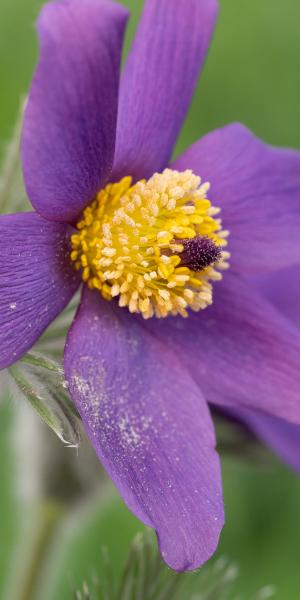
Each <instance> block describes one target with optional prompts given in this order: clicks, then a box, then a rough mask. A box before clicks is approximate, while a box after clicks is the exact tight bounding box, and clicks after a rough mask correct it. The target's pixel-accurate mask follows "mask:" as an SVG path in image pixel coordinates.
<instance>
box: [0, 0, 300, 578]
mask: <svg viewBox="0 0 300 600" xmlns="http://www.w3.org/2000/svg"><path fill="white" fill-rule="evenodd" d="M217 10H218V6H217V1H216V0H176V2H174V1H173V0H146V2H145V9H144V12H143V15H142V18H141V21H140V25H139V28H138V31H137V33H136V37H135V41H134V43H133V47H132V50H131V52H130V54H129V57H128V59H127V62H126V65H125V68H124V71H123V74H122V77H121V81H120V89H119V91H118V88H119V64H120V56H121V50H122V42H123V34H124V28H125V23H126V19H127V12H126V10H125V9H124V8H122V7H121V6H119V5H117V4H114V3H113V2H109V1H105V0H103V1H101V0H60V1H57V2H52V3H50V4H48V5H46V6H45V7H44V9H43V10H42V13H41V15H40V18H39V22H38V30H39V35H40V42H41V49H40V61H39V64H38V67H37V70H36V73H35V76H34V79H33V83H32V87H31V91H30V96H29V101H28V105H27V109H26V114H25V122H24V129H23V139H22V159H23V167H24V177H25V184H26V188H27V192H28V194H29V197H30V199H31V202H32V205H33V206H34V208H35V210H36V211H37V212H32V213H26V214H25V213H24V214H16V215H9V216H1V219H0V232H1V235H0V248H1V259H0V283H1V298H0V341H1V346H0V367H1V368H5V367H7V366H9V365H10V364H12V363H13V362H14V361H16V360H17V359H18V358H19V357H20V356H22V354H23V353H24V352H26V351H27V350H28V349H29V348H30V347H31V346H32V344H33V343H34V342H35V341H36V340H37V338H38V337H39V336H40V335H41V333H42V332H43V331H44V330H45V328H46V327H47V326H48V325H49V324H50V323H51V321H52V320H53V319H54V318H55V317H56V315H57V314H58V313H59V312H60V311H61V310H62V309H63V308H64V307H65V305H66V304H67V303H68V302H69V300H70V298H71V297H72V296H73V294H74V292H75V291H76V289H77V288H78V286H79V285H80V283H81V281H82V278H83V279H84V281H85V282H86V284H87V285H83V292H82V300H81V303H80V306H79V309H78V312H77V315H76V317H75V320H74V323H73V325H72V327H71V330H70V332H69V335H68V339H67V344H66V348H65V373H66V378H67V380H68V382H69V389H70V393H71V395H72V398H73V400H74V402H75V404H76V406H77V408H78V410H79V412H80V414H81V416H82V419H83V422H84V424H85V427H86V430H87V433H88V435H89V437H90V439H91V442H92V444H93V446H94V448H95V450H96V452H97V454H98V456H99V459H100V460H101V461H102V463H103V464H104V466H105V467H106V469H107V470H108V472H109V473H110V475H111V477H112V479H113V481H114V482H115V484H116V485H117V486H118V488H119V490H120V493H121V494H122V496H123V498H124V500H125V501H126V503H127V505H128V506H129V508H130V509H131V510H132V512H133V513H134V514H135V515H136V516H137V517H138V518H139V519H141V520H142V521H143V522H144V523H146V524H147V525H149V526H150V527H153V528H154V529H155V530H156V532H157V535H158V540H159V545H160V549H161V553H162V556H163V558H164V560H165V561H166V562H167V563H168V564H169V565H170V566H171V567H172V568H174V569H177V570H187V569H195V568H196V567H199V566H200V565H201V564H202V563H203V562H205V561H206V560H207V559H208V558H209V557H210V556H211V555H212V553H213V552H214V551H215V548H216V546H217V543H218V538H219V534H220V531H221V529H222V526H223V501H222V489H221V474H220V464H219V459H218V456H217V453H216V450H215V436H214V428H213V424H212V420H211V416H210V412H209V408H208V403H211V404H212V405H215V406H217V407H219V408H222V407H223V408H225V409H226V410H230V411H231V412H233V413H235V414H236V416H237V417H238V418H240V419H243V420H244V421H245V422H246V423H248V425H249V426H250V427H252V428H253V430H254V431H255V432H256V433H257V435H259V436H261V437H262V438H263V439H265V440H266V442H267V443H268V444H270V445H271V446H272V447H274V449H275V450H277V451H278V452H279V453H280V454H281V455H282V456H283V458H284V459H285V460H287V462H289V463H290V464H292V465H293V466H295V467H296V468H299V467H300V464H299V458H298V457H297V454H296V453H297V451H298V448H299V441H300V437H299V426H300V402H299V380H300V375H299V357H300V336H299V332H298V330H297V328H296V326H295V323H294V322H292V320H290V319H289V314H288V310H290V309H289V301H290V300H291V302H293V300H294V297H295V294H298V298H299V288H298V287H297V289H296V290H295V291H293V292H292V293H291V292H290V289H291V288H290V286H291V285H295V281H298V282H299V270H298V271H297V270H296V269H297V265H298V263H299V260H300V244H299V228H300V155H299V153H297V152H294V151H292V150H280V149H274V148H271V147H269V146H267V145H265V144H264V143H262V142H261V141H259V140H258V139H257V138H255V137H254V136H253V135H252V134H251V133H250V132H249V131H248V130H247V129H246V128H245V127H244V126H242V125H239V124H233V125H228V126H226V127H225V128H223V129H219V130H217V131H214V132H212V133H210V134H208V135H207V136H205V137H204V138H202V139H201V140H199V141H198V142H197V143H195V144H194V145H193V146H192V147H191V148H189V149H188V150H187V151H186V152H185V153H184V154H183V155H182V156H180V157H179V158H177V159H176V160H175V161H174V162H173V163H171V165H170V163H169V161H170V157H171V153H172V149H173V147H174V143H175V141H176V138H177V135H178V132H179V130H180V127H181V124H182V121H183V119H184V116H185V114H186V111H187V109H188V106H189V103H190V100H191V97H192V93H193V89H194V86H195V83H196V80H197V77H198V74H199V71H200V70H201V67H202V65H203V62H204V59H205V56H206V53H207V49H208V46H209V42H210V38H211V35H212V31H213V28H214V24H215V20H216V16H217ZM167 166H169V168H168V169H167V170H164V169H165V168H166V167H167ZM155 173H156V174H157V173H159V174H160V175H154V174H155ZM193 173H194V174H195V175H194V174H193ZM153 175H154V177H153ZM198 176H201V178H202V180H203V181H204V182H210V184H211V191H210V193H209V199H210V200H211V201H212V202H213V204H214V205H217V206H219V207H220V208H221V210H222V220H223V223H224V226H226V229H228V230H230V244H229V249H230V253H231V268H230V270H229V271H226V272H224V275H223V279H222V281H220V282H218V283H216V284H214V286H213V287H214V300H213V304H212V305H211V306H209V307H208V308H207V309H206V310H200V309H201V308H204V307H205V306H207V305H208V304H211V302H212V282H213V280H215V279H221V272H220V270H221V269H222V268H224V267H226V259H227V257H228V254H226V251H225V250H224V248H225V245H226V232H225V231H224V230H223V229H222V224H221V221H220V220H219V218H217V217H216V214H217V210H216V209H214V208H213V207H212V206H211V204H210V202H209V201H208V200H207V199H206V193H208V185H206V184H204V185H203V184H201V183H200V180H199V178H198ZM131 178H132V179H131ZM144 179H145V180H147V181H144ZM110 182H114V185H110ZM82 211H84V212H83V213H82ZM75 226H76V227H77V230H75V229H74V228H75ZM70 231H71V233H72V236H71V248H70ZM73 263H75V266H76V268H77V270H76V269H74V264H73ZM153 265H155V268H153ZM287 268H289V269H291V271H290V274H289V276H288V279H287V281H286V279H285V277H284V270H285V269H287ZM280 269H281V271H280ZM272 278H273V279H272ZM271 280H272V281H271ZM272 282H273V283H272ZM291 282H292V283H291ZM271 285H273V287H272V290H273V292H272V293H271V297H270V298H268V295H269V291H270V289H271V288H270V286H271ZM290 295H292V296H293V297H292V298H289V296H290ZM113 297H116V298H115V299H114V300H112V298H113ZM109 299H110V300H111V301H110V302H108V301H107V300H109ZM119 305H121V306H124V307H128V308H129V310H128V309H127V308H120V307H119ZM131 313H141V315H139V314H131ZM175 313H176V314H178V313H180V314H179V315H178V316H174V314H175ZM187 313H189V316H188V318H183V316H184V315H186V314H187ZM284 313H285V314H284ZM152 314H154V315H156V316H160V317H164V316H167V318H160V319H158V318H156V316H153V317H152V318H151V316H152ZM169 315H173V316H169ZM143 317H146V318H143Z"/></svg>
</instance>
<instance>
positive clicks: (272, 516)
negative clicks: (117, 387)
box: [0, 0, 300, 600]
mask: <svg viewBox="0 0 300 600" xmlns="http://www.w3.org/2000/svg"><path fill="white" fill-rule="evenodd" d="M174 1H176V0H174ZM123 3H124V4H126V5H127V6H129V7H130V8H131V9H132V14H133V18H132V21H131V24H130V27H129V32H128V38H127V47H128V44H129V42H130V39H131V36H132V33H133V31H134V27H135V24H136V21H137V17H138V14H139V11H140V9H141V6H142V2H141V1H140V0H132V1H131V2H130V1H129V0H128V1H127V2H125V1H124V2H123ZM40 5H41V3H40V2H36V0H14V1H12V0H1V6H0V76H1V79H0V81H1V110H0V144H1V146H0V156H1V154H2V152H3V149H4V148H5V143H6V141H7V140H8V139H9V136H10V134H11V132H12V130H13V126H14V121H15V118H16V115H17V111H18V107H19V102H20V97H21V96H22V94H23V95H24V94H25V93H26V90H27V88H28V85H29V82H30V78H31V74H32V71H33V68H34V64H35V61H36V57H37V41H36V37H35V31H34V25H33V24H34V20H35V17H36V15H37V13H38V10H39V7H40ZM299 23H300V3H299V1H298V0H285V1H284V2H283V1H282V0H252V1H251V2H249V0H223V1H222V2H221V15H220V19H219V23H218V27H217V30H216V34H215V37H214V41H213V44H212V48H211V51H210V54H209V58H208V61H207V63H206V67H205V70H204V73H203V76H202V78H201V82H200V83H199V86H198V89H197V93H196V95H195V97H194V101H193V104H192V107H191V110H190V113H189V116H188V118H187V121H186V124H185V126H184V128H183V131H182V135H181V137H180V140H179V144H178V148H177V151H178V150H180V149H182V148H183V147H185V146H186V145H188V144H190V143H191V142H193V141H194V140H195V139H197V137H199V136H200V135H201V134H202V133H204V132H206V131H208V130H210V129H212V128H215V127H218V126H221V125H223V124H225V123H228V122H231V121H236V120H239V121H242V122H244V123H245V124H246V125H248V126H249V127H250V128H251V129H252V130H253V131H254V132H255V133H256V134H257V135H259V136H261V137H262V138H264V139H265V140H267V141H269V142H271V143H274V144H278V145H286V146H293V147H298V148H299V149H300V124H299V113H300V69H299V63H300V37H299ZM258 375H259V374H258ZM2 396H5V394H2ZM32 419H33V420H32ZM36 419H37V418H36V417H35V416H34V417H30V418H29V421H30V424H28V423H29V422H28V415H27V414H25V413H24V414H23V408H22V406H20V403H17V402H16V401H15V400H14V399H13V398H11V397H10V398H8V396H7V395H6V396H5V397H4V398H3V399H2V401H1V402H0V482H1V495H0V597H1V598H3V599H5V600H13V592H12V591H8V590H12V589H13V586H14V585H16V586H17V585H18V581H19V580H20V579H21V578H22V568H23V562H22V557H24V556H26V555H27V554H30V548H31V547H32V543H36V548H37V557H36V558H37V562H38V563H39V564H38V572H39V575H40V581H41V587H40V589H39V590H38V592H37V598H38V600H65V599H66V600H67V599H68V598H71V597H72V596H71V592H72V587H73V586H74V585H75V584H76V583H80V582H81V581H82V579H83V578H89V577H90V575H91V572H92V570H93V569H95V570H97V566H98V564H99V563H100V560H101V557H100V548H101V545H103V544H105V545H107V546H108V548H109V549H110V552H111V556H112V558H113V561H114V568H115V570H116V573H117V572H119V570H120V565H121V564H122V561H123V559H124V558H125V557H126V553H127V549H128V545H129V541H130V540H131V539H132V537H133V534H134V533H135V532H136V531H139V530H140V529H141V525H140V524H139V523H138V522H137V521H136V519H135V518H134V517H133V516H132V515H131V514H130V513H129V512H128V511H127V509H126V508H125V507H124V506H123V504H122V502H121V501H120V500H119V498H118V495H117V493H116V492H115V491H114V490H113V489H112V488H111V487H109V486H107V484H106V483H105V484H104V483H103V484H102V488H103V487H105V490H104V491H103V490H102V492H101V481H102V479H103V475H102V473H101V471H100V469H99V472H98V471H97V469H95V475H93V476H92V479H93V485H90V483H89V484H88V485H87V488H88V489H89V490H90V491H89V492H87V493H86V494H85V500H84V503H82V505H81V504H78V503H77V504H74V507H73V508H72V506H71V508H70V509H69V510H68V511H65V512H61V511H62V509H61V505H59V506H58V505H57V503H56V504H55V505H54V504H53V503H52V504H51V506H50V507H47V506H46V507H44V508H43V510H44V513H45V515H46V522H47V523H48V524H49V523H50V525H49V528H50V529H51V522H52V521H56V522H57V523H58V526H57V529H56V532H55V535H53V538H50V536H49V535H48V533H47V527H45V530H44V531H43V533H42V535H41V534H40V533H39V534H37V533H36V531H35V527H37V525H36V519H37V510H39V509H37V507H39V506H40V494H41V492H40V490H39V486H38V485H36V483H35V481H36V479H38V473H35V472H32V471H34V469H35V468H36V469H37V471H38V470H39V469H40V470H41V465H38V466H37V465H36V460H31V457H34V456H35V453H36V452H37V450H35V449H34V442H35V433H34V432H35V431H38V430H39V424H38V423H37V422H35V420H36ZM16 428H17V430H18V431H19V429H20V428H21V429H22V428H23V430H22V435H21V436H19V437H18V439H19V442H18V447H17V449H16V439H17V434H16ZM26 434H27V438H26ZM39 435H40V433H39ZM47 435H48V434H45V437H44V433H42V436H40V437H42V440H44V439H45V440H46V438H47ZM51 436H52V434H50V437H51ZM28 437H29V440H28ZM22 440H24V446H23V445H22V443H23V442H22ZM29 442H30V443H29ZM39 443H40V442H39ZM47 443H48V442H47ZM49 443H50V447H51V444H53V445H54V446H55V452H61V451H62V452H63V453H69V455H68V460H69V461H70V462H71V463H72V461H73V462H74V463H76V461H78V458H77V455H76V451H75V450H71V449H64V448H63V447H61V448H62V450H61V448H60V449H59V450H57V447H56V445H55V444H56V442H55V441H53V440H52V437H51V442H49ZM45 448H48V446H47V444H45ZM45 448H44V451H46V450H45ZM72 453H73V454H72ZM79 454H80V451H79ZM24 455H25V456H24ZM20 456H22V460H21V463H20ZM69 456H70V458H69ZM35 458H36V457H35ZM42 466H43V465H42ZM223 466H224V469H223V473H224V488H225V505H226V514H227V524H226V527H225V529H224V532H223V535H222V540H221V544H220V547H219V551H218V556H224V555H226V556H227V557H229V558H230V559H232V560H234V561H235V562H237V563H238V564H239V566H240V578H239V581H238V585H237V589H238V591H240V592H241V593H243V594H244V597H245V598H246V597H250V595H251V594H252V593H253V592H254V591H255V590H257V589H258V588H259V587H260V586H263V585H265V584H274V585H275V586H276V588H277V590H278V595H277V598H278V599H279V600H299V597H300V570H299V559H300V481H299V479H298V478H297V477H296V476H295V475H294V474H293V473H291V472H289V471H288V470H287V469H286V468H285V467H283V466H281V465H280V464H279V462H277V461H276V459H274V460H271V461H269V460H268V461H266V463H265V461H264V464H258V463H257V461H256V462H255V463H254V464H249V463H247V464H246V463H245V461H242V460H237V459H233V458H228V457H224V459H223ZM44 468H45V472H46V475H47V477H48V476H49V477H51V476H52V475H53V473H51V468H52V469H59V461H58V462H56V466H54V467H53V466H52V467H51V466H50V467H49V465H47V466H46V467H44ZM42 470H43V469H42ZM44 475H45V473H44ZM46 475H45V476H46ZM76 477H77V475H76ZM20 478H21V479H22V478H23V483H22V482H21V484H20V482H19V479H20ZM78 478H79V479H80V484H79V483H78V482H77V483H76V485H77V487H78V489H79V488H80V486H81V487H83V488H84V483H82V478H81V476H80V477H79V476H78ZM95 480H96V481H95ZM97 481H99V489H100V491H99V492H98V487H97V485H96V482H97ZM31 482H32V484H31ZM26 485H27V487H29V488H30V489H29V492H28V490H27V491H26V490H25V492H24V489H23V488H24V486H25V488H26ZM22 486H23V488H22ZM30 486H31V487H30ZM35 486H36V487H35ZM21 488H22V489H21ZM80 493H81V492H80ZM80 493H79V492H78V497H79V495H80ZM101 493H102V501H101ZM62 505H64V502H63V503H62ZM48 509H49V510H48ZM56 511H57V512H56ZM45 515H44V516H45ZM40 535H41V539H39V536H40ZM34 536H37V538H38V540H37V541H36V542H32V539H33V538H34ZM46 542H47V544H46ZM45 545H47V548H48V550H47V552H46V551H45V548H44V547H45ZM31 569H32V567H31ZM33 571H34V569H33ZM35 575H36V573H34V572H33V573H32V577H34V576H35ZM187 577H189V576H188V575H187ZM191 577H193V576H191ZM8 586H9V587H8ZM22 598H23V597H21V596H19V598H18V600H22ZM25 598H27V600H28V596H27V597H26V595H25V592H24V600H25ZM183 600H185V598H183Z"/></svg>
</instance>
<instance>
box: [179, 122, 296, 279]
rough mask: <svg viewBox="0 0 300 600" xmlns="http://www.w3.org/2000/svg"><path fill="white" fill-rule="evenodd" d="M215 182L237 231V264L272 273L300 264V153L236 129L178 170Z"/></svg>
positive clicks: (233, 239)
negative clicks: (272, 144) (190, 171)
mask: <svg viewBox="0 0 300 600" xmlns="http://www.w3.org/2000/svg"><path fill="white" fill-rule="evenodd" d="M172 166H173V167H174V168H176V169H179V170H184V169H188V168H189V169H193V170H194V171H195V173H197V174H198V175H200V176H201V177H202V178H203V179H204V180H205V181H210V183H211V191H210V199H211V200H212V202H213V204H215V205H216V206H220V207H221V209H222V213H221V216H222V219H223V224H224V227H225V228H226V229H229V230H230V232H231V235H230V238H229V250H230V252H231V255H232V259H231V264H232V266H233V267H234V268H235V269H236V270H239V271H240V272H267V271H269V270H276V269H279V268H281V267H285V266H290V265H292V264H297V263H298V264H299V261H300V244H299V231H300V153H299V152H296V151H293V150H286V149H279V148H272V147H271V146H267V145H266V144H264V143H263V142H262V141H260V140H259V139H258V138H256V137H255V136H254V135H253V134H252V133H251V132H250V131H248V129H246V127H244V126H243V125H240V124H233V125H228V126H227V127H224V128H223V129H218V130H216V131H213V132H212V133H210V134H208V135H207V136H205V137H204V138H202V139H201V140H199V141H198V142H197V143H196V144H194V145H193V146H191V147H190V148H189V149H188V150H187V151H186V152H185V153H184V154H183V155H182V156H181V157H179V158H178V159H177V160H176V161H175V162H174V163H173V165H172Z"/></svg>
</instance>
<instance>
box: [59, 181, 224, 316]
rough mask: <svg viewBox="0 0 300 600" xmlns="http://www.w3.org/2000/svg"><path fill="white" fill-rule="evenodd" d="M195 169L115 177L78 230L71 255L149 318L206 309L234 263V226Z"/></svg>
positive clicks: (105, 290) (104, 290)
mask: <svg viewBox="0 0 300 600" xmlns="http://www.w3.org/2000/svg"><path fill="white" fill-rule="evenodd" d="M208 189H209V184H208V183H201V179H200V177H198V176H196V175H194V173H193V172H192V171H190V170H187V171H184V172H178V171H174V170H171V169H165V171H163V173H155V174H154V175H153V176H152V177H151V178H150V179H149V180H148V181H145V180H141V181H138V182H137V183H135V184H132V178H131V177H124V178H123V179H121V181H119V182H117V183H110V184H108V185H107V186H106V187H105V188H104V189H103V190H101V191H100V192H99V193H98V195H97V197H96V198H95V200H94V201H93V202H92V203H91V204H90V205H89V206H87V208H86V209H85V210H84V212H83V216H82V219H81V220H80V221H79V222H78V224H77V230H78V231H77V233H75V234H74V235H72V237H71V243H72V250H71V260H72V261H73V262H74V263H75V266H76V268H77V269H78V270H81V272H82V279H83V281H84V282H86V283H87V285H88V286H89V288H90V289H97V290H99V292H100V293H101V294H102V295H103V297H104V298H106V299H107V300H111V299H112V298H115V297H117V298H118V301H119V306H121V307H127V308H128V309H129V311H130V312H132V313H141V314H142V316H143V317H144V318H146V319H147V318H150V317H152V316H156V317H166V316H168V315H177V314H180V315H182V316H183V317H186V316H188V309H189V308H190V309H192V310H194V311H199V310H200V309H202V308H205V307H206V306H208V305H209V304H211V302H212V281H216V280H218V279H221V277H222V275H221V273H220V271H222V270H223V269H225V268H227V267H228V263H227V262H226V260H227V258H228V257H229V253H228V252H226V251H224V248H225V246H226V245H227V240H226V238H227V235H228V232H226V231H224V230H222V223H221V220H220V218H216V215H217V214H218V213H219V209H217V208H215V207H212V206H211V203H210V201H209V200H208V199H207V198H206V192H207V191H208Z"/></svg>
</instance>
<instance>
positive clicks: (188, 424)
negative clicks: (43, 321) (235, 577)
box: [65, 288, 223, 570]
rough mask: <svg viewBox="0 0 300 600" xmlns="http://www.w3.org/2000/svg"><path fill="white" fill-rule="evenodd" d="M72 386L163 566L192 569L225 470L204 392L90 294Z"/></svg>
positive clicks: (212, 530) (210, 528)
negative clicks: (153, 536)
mask: <svg viewBox="0 0 300 600" xmlns="http://www.w3.org/2000/svg"><path fill="white" fill-rule="evenodd" d="M65 372H66V377H67V380H68V382H69V388H70V392H71V395H72V398H73V399H74V401H75V403H76V406H77V408H78V410H79V412H80V414H81V416H82V419H83V421H84V424H85V427H86V430H87V432H88V435H89V437H90V439H91V442H92V444H93V446H94V448H95V450H96V452H97V454H98V457H99V459H100V460H101V461H102V462H103V464H104V466H105V467H106V469H107V470H108V472H109V473H110V475H111V477H112V479H113V480H114V482H115V483H116V485H117V486H118V488H119V490H120V492H121V494H122V496H123V498H124V500H125V501H126V503H127V504H128V506H129V508H130V509H131V510H132V511H133V512H134V513H135V515H136V516H137V517H138V518H139V519H141V520H142V521H143V522H144V523H146V524H147V525H149V526H150V527H154V528H155V529H156V531H157V534H158V538H159V543H160V548H161V552H162V556H163V558H164V560H165V561H166V562H167V564H168V565H169V566H171V567H172V568H173V569H176V570H187V569H195V568H196V567H199V566H200V565H201V564H202V563H203V562H205V561H206V560H207V559H208V558H209V557H210V556H211V554H212V553H213V552H214V550H215V548H216V545H217V542H218V538H219V534H220V530H221V528H222V525H223V504H222V492H221V479H220V465H219V460H218V456H217V453H216V451H215V437H214V432H213V425H212V422H211V418H210V414H209V411H208V408H207V405H206V403H205V401H204V400H203V397H202V395H201V392H200V390H199V388H198V386H196V385H195V383H194V382H193V381H192V379H191V378H190V377H189V375H188V373H187V372H186V371H184V369H183V368H182V367H181V365H180V364H179V363H178V361H177V359H176V357H174V356H173V355H172V354H171V353H170V351H169V350H167V349H166V348H165V347H164V346H163V345H161V344H160V343H159V342H157V341H156V340H155V339H154V338H152V336H150V335H149V334H147V332H146V331H143V329H142V328H141V327H140V326H139V324H138V322H137V320H136V318H135V317H133V316H132V315H130V313H129V312H127V310H125V309H120V308H118V307H117V305H115V304H114V303H113V302H110V303H109V302H107V301H105V300H103V299H101V296H100V295H99V294H98V293H97V292H90V291H89V290H87V288H86V289H85V291H84V294H83V301H82V304H81V306H80V309H79V311H78V313H77V316H76V318H75V321H74V324H73V326H72V328H71V331H70V333H69V336H68V339H67V344H66V349H65Z"/></svg>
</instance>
